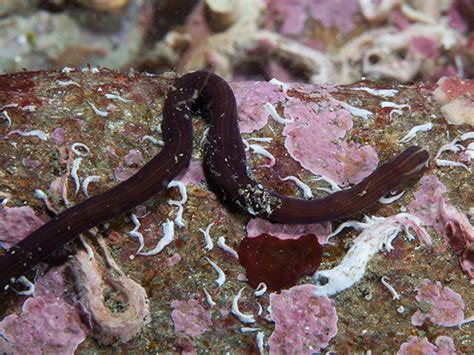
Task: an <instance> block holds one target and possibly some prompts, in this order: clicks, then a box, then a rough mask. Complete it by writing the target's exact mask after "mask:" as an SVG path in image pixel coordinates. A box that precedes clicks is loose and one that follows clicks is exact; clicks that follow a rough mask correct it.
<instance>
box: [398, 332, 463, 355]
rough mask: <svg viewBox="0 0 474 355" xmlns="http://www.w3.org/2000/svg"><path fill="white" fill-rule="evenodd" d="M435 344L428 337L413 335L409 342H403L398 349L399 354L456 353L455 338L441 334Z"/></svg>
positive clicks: (440, 354)
mask: <svg viewBox="0 0 474 355" xmlns="http://www.w3.org/2000/svg"><path fill="white" fill-rule="evenodd" d="M435 344H436V345H433V344H431V343H430V342H429V341H428V339H426V338H421V339H420V338H418V337H417V336H411V337H410V338H409V339H408V341H407V342H405V343H403V344H402V346H401V347H400V349H399V350H398V351H397V355H409V354H436V355H448V354H454V353H456V349H455V348H454V343H453V339H451V338H450V337H447V336H443V335H441V336H439V337H437V338H436V340H435Z"/></svg>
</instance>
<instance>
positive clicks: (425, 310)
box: [411, 279, 464, 327]
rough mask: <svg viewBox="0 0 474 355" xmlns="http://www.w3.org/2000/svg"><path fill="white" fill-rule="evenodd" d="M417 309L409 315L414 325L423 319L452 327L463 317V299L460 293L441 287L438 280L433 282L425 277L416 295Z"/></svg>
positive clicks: (418, 324)
mask: <svg viewBox="0 0 474 355" xmlns="http://www.w3.org/2000/svg"><path fill="white" fill-rule="evenodd" d="M416 300H417V302H418V308H419V309H418V310H417V311H416V312H415V313H414V314H413V316H412V317H411V322H412V324H413V325H415V326H421V325H423V323H424V322H425V320H427V319H428V320H430V321H431V322H432V323H433V324H435V325H441V326H445V327H452V326H455V325H458V324H460V323H461V322H462V320H463V319H464V312H463V310H464V301H463V299H462V297H461V295H460V294H459V293H457V292H455V291H453V290H451V289H450V288H449V287H443V286H442V285H441V283H440V282H439V281H436V283H433V282H432V281H431V280H428V279H425V280H423V282H422V283H421V286H420V287H419V288H418V293H417V295H416Z"/></svg>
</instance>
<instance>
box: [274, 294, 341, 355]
mask: <svg viewBox="0 0 474 355" xmlns="http://www.w3.org/2000/svg"><path fill="white" fill-rule="evenodd" d="M270 307H271V317H272V319H273V321H274V322H275V330H274V331H273V333H272V335H271V336H270V338H269V339H268V345H269V346H270V354H283V353H285V354H305V353H308V354H309V353H314V352H318V351H319V350H321V349H324V348H325V347H326V346H328V344H329V341H330V340H331V339H332V338H333V337H334V336H336V334H337V314H336V308H335V307H334V306H333V305H332V304H331V300H330V299H329V298H328V297H326V296H315V295H314V286H313V285H302V286H296V287H293V288H291V289H289V290H285V291H282V292H281V293H280V294H275V293H272V294H271V295H270Z"/></svg>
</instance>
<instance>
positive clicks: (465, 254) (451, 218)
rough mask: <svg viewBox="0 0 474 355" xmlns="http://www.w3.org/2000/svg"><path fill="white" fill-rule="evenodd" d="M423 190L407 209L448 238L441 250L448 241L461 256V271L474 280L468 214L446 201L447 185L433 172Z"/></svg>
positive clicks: (473, 232) (473, 236)
mask: <svg viewBox="0 0 474 355" xmlns="http://www.w3.org/2000/svg"><path fill="white" fill-rule="evenodd" d="M420 185H421V186H420V189H419V191H416V192H415V194H414V195H415V198H414V199H413V201H412V202H411V203H410V205H409V206H408V210H409V211H410V212H411V213H413V214H415V215H416V216H417V217H419V218H420V219H421V220H422V222H423V224H425V225H427V226H433V228H434V229H435V230H436V232H437V233H439V234H441V235H442V236H443V237H444V239H445V244H444V245H443V246H441V247H440V248H439V249H438V252H444V251H445V249H446V247H447V244H448V243H449V244H450V245H451V247H452V248H453V250H454V252H455V253H456V254H457V255H458V256H459V263H460V265H461V268H462V270H463V271H464V272H465V273H466V274H467V275H468V277H469V278H470V280H471V282H474V252H473V247H472V246H473V245H474V228H473V226H472V225H471V224H470V223H469V220H468V218H467V216H466V215H465V214H463V213H461V212H459V211H458V210H457V209H456V208H455V207H454V206H451V205H450V204H449V203H447V202H446V200H445V198H444V197H443V194H444V193H445V192H446V187H445V186H444V185H443V184H442V183H441V182H440V181H439V180H438V178H437V177H436V176H434V175H427V176H424V177H423V178H422V179H421V181H420Z"/></svg>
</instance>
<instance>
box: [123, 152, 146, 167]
mask: <svg viewBox="0 0 474 355" xmlns="http://www.w3.org/2000/svg"><path fill="white" fill-rule="evenodd" d="M123 161H124V162H125V165H127V166H132V165H136V166H142V165H143V164H144V163H145V160H144V159H143V155H142V152H140V151H139V150H136V149H130V150H129V151H128V153H127V154H126V155H125V156H124V157H123Z"/></svg>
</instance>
